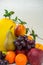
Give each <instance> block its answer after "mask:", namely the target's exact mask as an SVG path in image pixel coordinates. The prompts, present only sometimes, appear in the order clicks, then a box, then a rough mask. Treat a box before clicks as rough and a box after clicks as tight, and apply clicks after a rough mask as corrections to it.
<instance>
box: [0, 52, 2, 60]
mask: <svg viewBox="0 0 43 65" xmlns="http://www.w3.org/2000/svg"><path fill="white" fill-rule="evenodd" d="M0 59H2V51H0Z"/></svg>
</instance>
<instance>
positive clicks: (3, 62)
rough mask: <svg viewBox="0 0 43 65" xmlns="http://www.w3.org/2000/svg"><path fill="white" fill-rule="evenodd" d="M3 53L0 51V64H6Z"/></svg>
mask: <svg viewBox="0 0 43 65" xmlns="http://www.w3.org/2000/svg"><path fill="white" fill-rule="evenodd" d="M5 56H6V55H5V54H4V53H2V51H0V65H8V61H7V60H5Z"/></svg>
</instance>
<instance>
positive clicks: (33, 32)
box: [30, 29, 37, 40]
mask: <svg viewBox="0 0 43 65" xmlns="http://www.w3.org/2000/svg"><path fill="white" fill-rule="evenodd" d="M30 35H32V36H33V39H34V40H36V37H37V34H35V31H34V30H33V29H32V32H31V34H30Z"/></svg>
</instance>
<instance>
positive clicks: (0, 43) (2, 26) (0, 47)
mask: <svg viewBox="0 0 43 65" xmlns="http://www.w3.org/2000/svg"><path fill="white" fill-rule="evenodd" d="M11 26H13V27H12V29H11V32H12V33H13V36H14V38H15V35H14V30H15V27H16V23H15V22H14V21H13V20H11V19H9V18H2V19H0V51H6V49H5V47H4V42H5V38H6V34H7V32H8V30H9V28H10V27H11Z"/></svg>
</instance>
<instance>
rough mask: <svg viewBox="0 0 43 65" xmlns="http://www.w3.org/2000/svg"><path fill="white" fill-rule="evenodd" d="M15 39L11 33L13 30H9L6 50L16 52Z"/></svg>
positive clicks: (5, 44)
mask: <svg viewBox="0 0 43 65" xmlns="http://www.w3.org/2000/svg"><path fill="white" fill-rule="evenodd" d="M13 41H14V37H13V34H12V32H11V30H8V32H7V34H6V39H5V43H4V46H5V49H6V50H7V51H8V50H15V46H14V43H13Z"/></svg>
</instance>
